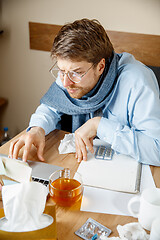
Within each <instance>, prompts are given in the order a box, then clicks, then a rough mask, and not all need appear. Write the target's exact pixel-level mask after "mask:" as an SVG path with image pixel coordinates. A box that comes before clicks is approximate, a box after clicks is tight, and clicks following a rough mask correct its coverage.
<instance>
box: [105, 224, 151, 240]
mask: <svg viewBox="0 0 160 240" xmlns="http://www.w3.org/2000/svg"><path fill="white" fill-rule="evenodd" d="M117 231H118V233H119V237H111V238H108V237H106V238H103V239H102V240H107V239H108V240H115V239H117V240H118V239H119V240H148V239H149V234H147V233H146V231H145V230H144V229H143V228H142V227H141V225H140V224H139V223H137V222H136V223H127V224H126V225H124V226H121V225H118V226H117Z"/></svg>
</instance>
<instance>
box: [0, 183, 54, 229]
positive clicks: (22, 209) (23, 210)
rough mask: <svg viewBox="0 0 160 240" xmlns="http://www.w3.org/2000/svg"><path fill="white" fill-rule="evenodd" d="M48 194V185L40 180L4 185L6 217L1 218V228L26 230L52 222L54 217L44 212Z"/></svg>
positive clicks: (3, 194) (39, 227)
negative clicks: (39, 181)
mask: <svg viewBox="0 0 160 240" xmlns="http://www.w3.org/2000/svg"><path fill="white" fill-rule="evenodd" d="M47 195H48V190H47V187H46V186H44V185H43V184H41V183H38V182H25V183H17V184H13V185H7V186H3V187H2V200H3V207H4V214H5V217H3V218H1V219H0V230H3V231H9V232H26V231H33V230H37V229H41V228H44V227H47V226H49V225H50V224H52V222H53V218H52V217H51V216H49V215H47V214H43V211H44V209H45V203H46V198H47Z"/></svg>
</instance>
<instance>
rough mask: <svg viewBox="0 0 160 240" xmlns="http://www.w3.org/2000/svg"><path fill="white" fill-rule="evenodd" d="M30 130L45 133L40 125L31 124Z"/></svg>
mask: <svg viewBox="0 0 160 240" xmlns="http://www.w3.org/2000/svg"><path fill="white" fill-rule="evenodd" d="M29 131H30V132H40V133H42V134H44V135H45V130H44V129H43V128H42V127H38V126H33V127H31V128H30V129H29Z"/></svg>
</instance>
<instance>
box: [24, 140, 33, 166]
mask: <svg viewBox="0 0 160 240" xmlns="http://www.w3.org/2000/svg"><path fill="white" fill-rule="evenodd" d="M31 147H32V141H27V142H26V143H25V147H24V151H23V157H22V159H23V161H24V162H26V161H27V160H28V155H29V152H30V150H31Z"/></svg>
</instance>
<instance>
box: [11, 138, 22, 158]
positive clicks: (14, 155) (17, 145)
mask: <svg viewBox="0 0 160 240" xmlns="http://www.w3.org/2000/svg"><path fill="white" fill-rule="evenodd" d="M23 146H24V142H23V141H21V140H18V141H17V142H16V143H15V144H14V146H13V147H14V149H13V152H12V158H15V159H17V158H18V154H19V151H20V149H21V148H22V147H23Z"/></svg>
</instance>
